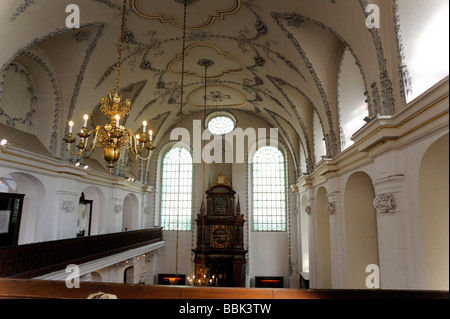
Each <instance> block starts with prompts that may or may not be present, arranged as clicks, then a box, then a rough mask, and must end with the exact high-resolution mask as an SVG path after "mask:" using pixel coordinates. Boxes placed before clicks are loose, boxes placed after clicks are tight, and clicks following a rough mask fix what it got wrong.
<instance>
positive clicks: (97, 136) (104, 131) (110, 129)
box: [64, 0, 155, 175]
mask: <svg viewBox="0 0 450 319" xmlns="http://www.w3.org/2000/svg"><path fill="white" fill-rule="evenodd" d="M126 7H127V1H126V0H123V8H122V20H121V28H120V38H119V52H118V59H117V65H116V81H115V85H114V87H113V88H112V89H110V91H109V95H108V96H105V97H103V98H102V100H101V103H100V110H101V111H102V113H103V114H104V115H105V116H106V118H108V119H109V121H110V123H108V124H106V125H104V126H101V125H99V126H97V127H96V128H95V130H92V131H91V132H88V130H87V126H88V120H89V115H87V114H86V115H84V117H83V119H84V122H83V128H82V130H81V132H80V133H78V134H77V135H78V136H79V137H80V142H79V144H78V145H77V146H76V148H78V151H76V152H75V151H73V150H72V149H71V145H72V144H73V143H75V142H76V140H75V139H74V138H73V126H74V123H73V121H70V122H69V132H68V135H67V137H66V138H65V139H64V141H65V142H66V143H67V147H68V149H69V152H70V153H71V154H73V155H77V156H80V157H82V158H84V159H87V158H89V157H90V156H91V155H92V154H93V152H94V150H95V148H96V147H97V148H101V149H103V158H104V160H105V161H106V162H107V163H108V165H107V166H106V167H107V168H108V169H109V174H110V175H112V173H113V170H114V164H115V163H116V162H117V161H118V160H119V158H120V154H121V152H120V151H121V150H126V151H130V152H132V153H133V154H135V155H136V158H140V159H142V160H148V159H150V156H151V154H152V151H153V150H154V149H155V147H154V146H153V132H152V131H151V130H150V131H149V138H147V137H146V132H147V125H148V123H147V122H146V121H143V122H142V125H143V130H142V133H141V134H139V135H134V134H133V133H132V131H131V129H129V128H125V127H124V125H120V120H121V119H122V120H123V122H122V123H125V119H126V117H127V116H128V115H129V114H130V111H131V108H132V105H131V101H130V100H129V99H126V100H125V101H122V94H121V92H120V81H119V79H120V67H121V60H122V49H123V38H124V37H123V35H124V31H125V16H126ZM92 134H94V136H93V139H92V143H90V137H91V135H92ZM145 150H147V151H148V155H147V156H141V155H143V153H144V151H145Z"/></svg>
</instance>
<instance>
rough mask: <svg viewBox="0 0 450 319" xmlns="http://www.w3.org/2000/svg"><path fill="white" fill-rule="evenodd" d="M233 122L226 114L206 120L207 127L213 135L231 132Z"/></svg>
mask: <svg viewBox="0 0 450 319" xmlns="http://www.w3.org/2000/svg"><path fill="white" fill-rule="evenodd" d="M234 127H235V124H234V122H233V120H232V119H231V118H229V117H227V116H217V117H214V118H212V119H211V120H210V121H209V122H208V129H209V131H210V132H211V133H212V134H214V135H224V134H228V133H231V132H233V130H234Z"/></svg>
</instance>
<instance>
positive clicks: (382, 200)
mask: <svg viewBox="0 0 450 319" xmlns="http://www.w3.org/2000/svg"><path fill="white" fill-rule="evenodd" d="M373 206H374V207H375V208H376V209H377V210H379V211H380V212H382V213H389V211H393V210H395V208H396V207H397V204H396V202H395V197H394V194H380V195H378V196H377V197H375V199H374V200H373Z"/></svg>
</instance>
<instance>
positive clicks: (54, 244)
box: [0, 227, 162, 279]
mask: <svg viewBox="0 0 450 319" xmlns="http://www.w3.org/2000/svg"><path fill="white" fill-rule="evenodd" d="M158 241H162V229H161V228H159V227H158V228H156V227H155V228H149V229H142V230H136V231H127V232H120V233H112V234H105V235H97V236H88V237H82V238H73V239H64V240H55V241H48V242H42V243H34V244H27V245H19V246H12V247H5V248H0V277H2V278H5V277H10V278H26V279H27V278H34V277H37V276H40V275H44V274H46V273H50V272H53V271H57V270H61V269H64V268H65V267H66V266H67V265H68V264H72V263H73V264H81V263H85V262H88V261H92V260H95V259H99V258H103V257H107V256H111V255H114V254H118V253H120V252H123V251H126V250H129V249H134V248H137V247H141V246H145V245H149V244H152V243H155V242H158Z"/></svg>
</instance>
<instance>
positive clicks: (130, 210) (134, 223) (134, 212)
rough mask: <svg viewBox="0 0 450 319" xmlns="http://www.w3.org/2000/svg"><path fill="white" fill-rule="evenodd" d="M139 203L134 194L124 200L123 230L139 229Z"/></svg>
mask: <svg viewBox="0 0 450 319" xmlns="http://www.w3.org/2000/svg"><path fill="white" fill-rule="evenodd" d="M138 211H139V201H138V199H137V197H136V195H134V194H128V195H127V196H126V197H125V199H124V200H123V215H122V230H123V231H127V230H134V229H137V228H138Z"/></svg>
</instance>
